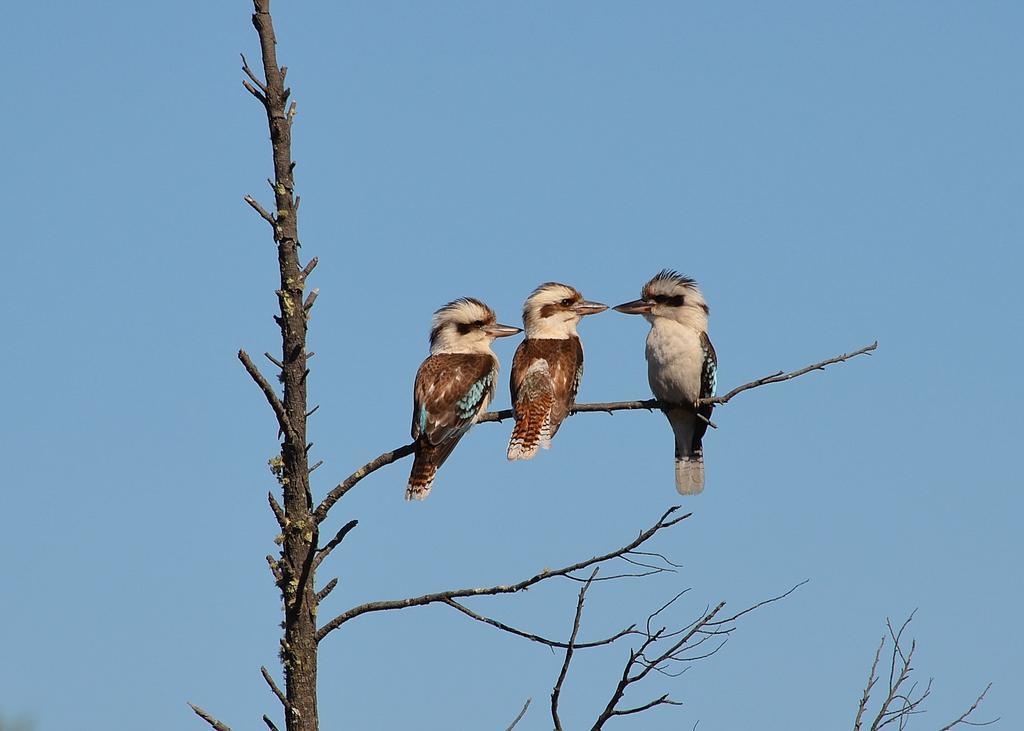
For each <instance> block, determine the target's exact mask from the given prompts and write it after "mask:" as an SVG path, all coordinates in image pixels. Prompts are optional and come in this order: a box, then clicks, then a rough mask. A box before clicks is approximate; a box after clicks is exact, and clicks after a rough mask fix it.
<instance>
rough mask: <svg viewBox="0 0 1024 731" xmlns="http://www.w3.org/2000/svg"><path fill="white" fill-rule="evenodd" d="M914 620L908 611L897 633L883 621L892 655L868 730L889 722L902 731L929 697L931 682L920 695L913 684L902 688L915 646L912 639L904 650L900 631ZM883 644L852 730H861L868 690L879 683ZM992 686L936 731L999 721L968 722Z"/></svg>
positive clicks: (881, 643)
mask: <svg viewBox="0 0 1024 731" xmlns="http://www.w3.org/2000/svg"><path fill="white" fill-rule="evenodd" d="M913 618H914V612H911V614H910V616H909V617H907V619H906V621H904V622H903V624H902V625H900V628H899V629H898V630H895V629H893V626H892V623H891V622H890V621H889V620H888V619H887V620H885V626H886V628H887V629H888V631H889V638H890V639H891V640H892V654H891V657H890V662H889V685H888V690H887V692H886V695H885V697H884V698H883V699H882V702H881V704H880V705H879V707H878V712H877V713H876V714H875V717H874V719H873V720H872V722H871V725H870V726H869V727H868V729H869V731H880V729H883V728H885V727H886V726H888V725H889V724H891V723H895V724H896V727H897V728H898V729H900V731H903V730H904V729H905V728H906V727H907V725H908V723H909V721H910V719H911V717H912V716H915V715H917V714H919V713H922V712H923V711H924V708H923V707H922V706H923V703H924V701H925V699H927V698H928V696H929V695H931V691H932V681H931V679H929V680H928V682H927V683H926V684H925V687H924V690H922V691H920V692H917V683H912V684H911V686H910V688H909V689H905V688H906V685H907V683H909V682H910V677H911V673H912V672H913V670H914V668H913V666H912V662H913V659H914V652H915V651H916V650H917V644H916V642H914V641H913V640H911V642H910V647H909V649H906V650H905V649H904V646H903V632H904V630H906V628H907V625H909V624H910V622H911V620H912V619H913ZM885 642H886V638H885V637H884V636H883V637H882V641H881V642H880V643H879V645H878V649H877V650H876V651H875V659H874V661H872V663H871V671H870V672H869V673H868V682H867V685H865V686H864V692H863V693H862V694H861V698H860V702H859V703H858V704H857V715H856V717H855V718H854V721H853V729H854V731H860V729H861V726H862V723H863V719H864V714H865V712H866V711H867V708H868V703H869V702H870V700H871V691H872V689H874V687H875V684H876V683H877V682H878V660H879V657H880V656H881V654H882V648H883V647H884V646H885ZM991 687H992V684H991V683H989V684H988V685H987V686H985V689H984V690H983V691H981V694H980V695H979V696H978V697H977V698H976V699H975V701H974V703H972V704H971V706H970V708H968V709H967V710H966V711H964V712H963V713H962V714H960V716H959V717H958V718H957V719H955V720H954V721H952V722H951V723H948V724H946V725H945V726H943V727H942V728H941V729H939V731H949V730H950V729H952V728H954V727H956V726H959V725H961V724H963V725H965V726H989V725H991V724H993V723H995V722H996V721H998V720H999V719H998V718H996V719H993V720H991V721H985V722H983V723H978V722H974V721H970V720H968V719H969V718H970V716H971V714H972V713H974V711H975V710H977V708H978V706H979V705H981V702H982V701H983V700H984V699H985V694H986V693H988V690H989V688H991Z"/></svg>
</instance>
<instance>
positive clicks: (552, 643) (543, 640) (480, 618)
mask: <svg viewBox="0 0 1024 731" xmlns="http://www.w3.org/2000/svg"><path fill="white" fill-rule="evenodd" d="M444 603H445V604H447V605H448V606H449V607H451V608H452V609H457V610H458V611H460V612H462V613H463V614H465V615H466V616H467V617H470V618H472V619H475V620H476V621H477V622H483V623H484V624H489V625H490V626H492V627H496V628H497V629H500V630H503V631H505V632H508V633H509V634H513V635H516V636H518V637H524V638H526V639H528V640H533V641H534V642H538V643H540V644H542V645H547V646H548V647H557V648H559V649H563V650H564V649H565V648H567V647H568V645H567V644H566V643H564V642H559V641H558V640H549V639H548V638H547V637H541V636H540V635H537V634H533V633H532V632H524V631H523V630H521V629H516V628H515V627H512V626H511V625H507V624H505V623H504V622H500V621H498V620H497V619H494V618H492V617H487V616H485V615H483V614H479V613H477V612H474V611H473V610H472V609H470V608H469V607H467V606H466V605H465V604H460V603H459V602H457V601H455V600H454V599H447V600H445V601H444ZM635 632H636V625H630V626H629V627H626V629H624V630H621V631H619V632H616V633H615V634H614V635H612V636H611V637H606V638H604V639H603V640H594V641H592V642H577V643H576V644H575V645H574V646H575V648H576V649H577V650H582V649H586V648H588V647H601V646H602V645H610V644H611V643H613V642H615V641H616V640H618V639H620V638H622V637H625V636H626V635H629V634H634V633H635Z"/></svg>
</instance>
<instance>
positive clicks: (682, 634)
mask: <svg viewBox="0 0 1024 731" xmlns="http://www.w3.org/2000/svg"><path fill="white" fill-rule="evenodd" d="M596 573H597V572H596V570H595V571H594V573H593V574H591V576H590V578H589V579H588V580H587V581H586V582H585V583H584V585H583V587H582V588H581V589H580V594H579V601H578V602H577V604H576V614H575V617H574V619H573V628H572V634H571V635H570V637H569V642H568V645H569V646H568V647H567V648H566V651H565V658H564V660H563V661H562V666H561V669H560V670H559V673H558V679H557V680H556V681H555V685H554V688H553V689H552V691H551V718H552V720H553V721H554V728H555V731H561V728H562V726H561V721H560V719H559V715H558V704H559V700H560V697H561V690H562V684H563V683H564V682H565V678H566V675H567V674H568V671H569V665H570V663H571V662H572V658H573V650H574V649H577V648H579V647H580V645H578V644H576V635H577V634H578V633H579V628H580V618H581V615H582V613H583V599H584V596H585V595H586V592H587V590H588V589H589V588H590V586H591V584H592V583H593V581H594V578H595V574H596ZM805 583H807V582H806V581H802V582H800V583H799V584H797V585H796V586H794V587H793V588H792V589H790V590H789V591H787V592H785V593H783V594H780V595H778V596H775V597H772V598H771V599H766V600H764V601H761V602H758V603H757V604H754V605H753V606H750V607H748V608H746V609H744V610H742V611H740V612H737V613H736V614H734V615H732V616H731V617H727V618H725V619H718V618H717V617H718V615H719V613H720V612H721V611H722V608H723V607H724V606H725V602H720V603H719V604H718V605H717V606H715V607H714V608H713V609H710V610H708V611H705V612H704V613H703V614H702V615H701V616H700V617H699V618H698V619H696V620H695V621H693V622H691V623H690V624H689V625H687V626H685V627H682V628H680V629H677V630H674V631H669V629H668V627H667V626H661V627H658V628H655V627H654V626H653V625H654V623H655V620H656V619H658V617H659V616H660V615H661V614H662V613H663V612H665V611H666V610H668V609H669V608H670V607H671V606H672V605H674V604H675V603H676V601H678V600H679V598H680V597H682V596H683V595H684V594H686V592H687V590H683V591H681V592H679V593H678V594H676V595H675V596H674V597H672V598H671V599H670V600H669V601H667V602H665V603H664V604H663V605H662V606H661V607H659V608H658V609H657V610H655V611H654V612H652V613H651V614H650V615H648V617H647V621H646V622H645V623H644V629H643V630H642V631H635V632H632V633H631V634H635V635H639V636H641V637H642V638H643V639H642V640H641V641H640V644H639V645H637V646H636V647H634V648H632V649H630V651H629V654H628V656H627V658H626V662H625V665H624V667H623V669H622V673H621V674H620V676H619V679H618V682H617V683H616V685H615V687H614V689H613V690H612V693H611V697H610V698H609V699H608V702H607V703H606V704H605V707H604V708H603V709H602V710H601V712H600V714H599V715H598V717H597V720H596V721H595V722H594V725H593V727H592V731H597V730H598V729H601V728H603V727H604V725H605V723H607V722H608V721H609V720H610V719H612V718H615V717H616V716H631V715H634V714H638V713H643V712H644V711H649V710H650V709H652V708H656V707H657V706H678V705H682V704H681V703H680V702H679V701H676V700H672V699H671V698H669V695H668V693H662V694H661V695H659V696H657V697H656V698H653V699H652V700H650V701H647V702H646V703H641V704H639V705H636V706H631V707H625V708H624V707H622V705H621V704H622V701H623V699H624V697H625V695H626V692H627V691H628V690H629V688H630V686H632V685H635V684H638V683H640V682H641V681H643V680H644V679H645V678H647V677H648V676H649V675H650V674H651V672H657V673H659V674H660V675H663V676H666V677H670V678H671V677H677V676H679V675H681V674H682V673H683V672H684V671H685V670H686V667H687V666H688V665H689V664H690V663H692V662H694V661H696V660H702V659H704V658H707V657H710V656H711V655H714V654H715V653H716V652H718V651H719V650H720V649H721V648H722V647H723V646H724V644H725V641H726V637H725V636H727V635H729V634H730V633H731V632H732V631H733V630H734V629H735V626H734V625H735V622H736V620H737V619H739V618H740V617H742V616H744V615H745V614H748V613H749V612H752V611H754V610H755V609H758V608H759V607H763V606H765V605H766V604H771V603H772V602H776V601H779V600H780V599H783V598H785V597H787V596H789V595H790V594H792V593H793V592H794V591H796V589H797V588H799V587H800V586H803V584H805ZM720 638H721V639H720ZM709 640H710V641H711V644H712V645H713V647H712V648H711V649H709V650H700V649H698V648H700V647H701V645H703V644H704V643H705V642H707V641H709ZM680 666H683V667H681V669H680Z"/></svg>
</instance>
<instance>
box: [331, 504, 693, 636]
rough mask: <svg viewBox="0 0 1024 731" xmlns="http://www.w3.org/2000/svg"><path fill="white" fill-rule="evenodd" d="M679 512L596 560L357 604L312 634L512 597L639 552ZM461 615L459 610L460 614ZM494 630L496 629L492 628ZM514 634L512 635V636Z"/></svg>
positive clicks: (683, 517) (671, 510) (679, 519)
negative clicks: (372, 615) (460, 602)
mask: <svg viewBox="0 0 1024 731" xmlns="http://www.w3.org/2000/svg"><path fill="white" fill-rule="evenodd" d="M678 509H679V506H673V507H671V508H669V509H668V510H666V511H665V513H664V514H663V515H662V516H661V517H660V518H659V519H658V521H657V522H656V523H655V524H654V525H652V526H651V527H650V528H648V529H647V530H645V531H642V532H641V533H640V534H639V535H638V536H637V537H636V538H635V539H633V540H632V541H630V542H629V543H627V544H626V545H625V546H623V547H622V548H618V549H616V550H614V551H610V552H608V553H605V554H603V555H600V556H594V557H593V558H589V559H587V560H585V561H580V562H578V563H574V564H571V565H569V566H563V567H562V568H559V569H545V570H544V571H541V572H540V573H539V574H536V575H534V576H531V577H530V578H528V579H524V580H523V581H520V582H518V583H515V584H501V585H498V586H489V587H481V588H467V589H455V590H451V591H440V592H435V593H433V594H424V595H422V596H418V597H409V598H407V599H392V600H387V601H377V602H367V603H366V604H360V605H359V606H357V607H353V608H352V609H349V610H347V611H345V612H342V613H341V614H339V615H338V616H336V617H335V618H334V619H332V620H331V621H329V622H327V623H326V624H325V625H323V626H322V627H321V628H320V629H319V630H317V633H316V639H317V642H320V641H322V640H323V639H324V638H325V637H326V636H327V635H329V634H330V633H331V632H333V631H334V630H336V629H337V628H338V627H340V626H341V625H343V624H344V623H345V622H348V621H349V620H351V619H355V618H356V617H358V616H360V615H362V614H367V613H369V612H381V611H386V610H390V609H408V608H409V607H422V606H426V605H427V604H438V603H441V604H448V602H449V601H450V600H452V599H460V598H463V597H472V596H493V595H496V594H515V593H518V592H520V591H523V590H524V589H529V588H530V587H531V586H533V585H534V584H538V583H540V582H542V581H546V580H548V579H552V578H554V577H556V576H569V575H570V574H572V573H573V572H575V571H579V570H580V569H585V568H588V567H590V566H595V565H597V564H600V563H603V562H605V561H610V560H611V559H613V558H619V557H621V556H624V555H626V554H627V553H629V552H630V551H632V550H634V549H636V548H639V547H640V546H641V545H643V544H644V543H646V542H647V541H649V540H650V539H651V538H653V537H654V535H655V534H656V533H658V532H659V531H661V530H662V529H664V528H671V527H672V526H674V525H677V524H678V523H680V522H682V521H683V520H686V519H687V518H689V517H690V513H686V514H685V515H681V516H678V517H675V518H671V519H670V518H669V516H670V515H672V514H673V513H674V512H676V511H677V510H678ZM460 611H461V610H460ZM495 626H497V625H495ZM513 634H516V633H513Z"/></svg>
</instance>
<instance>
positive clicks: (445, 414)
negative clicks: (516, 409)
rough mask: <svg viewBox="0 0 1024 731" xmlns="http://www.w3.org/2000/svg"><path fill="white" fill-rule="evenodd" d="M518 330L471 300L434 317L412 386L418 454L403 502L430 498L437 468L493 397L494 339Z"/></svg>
mask: <svg viewBox="0 0 1024 731" xmlns="http://www.w3.org/2000/svg"><path fill="white" fill-rule="evenodd" d="M520 332H522V330H520V329H519V328H518V327H511V326H510V325H499V324H498V322H497V318H496V317H495V315H494V310H492V309H491V308H490V307H488V306H487V305H485V304H484V303H483V302H481V301H480V300H476V299H473V298H472V297H463V298H462V299H457V300H454V301H452V302H449V303H448V304H446V305H445V306H444V307H442V308H441V309H439V310H438V311H437V312H435V313H434V321H433V327H432V328H431V330H430V356H429V357H428V358H427V359H426V360H425V361H423V363H422V365H420V368H419V370H418V371H417V372H416V384H415V386H414V387H413V407H412V438H413V439H414V440H415V441H416V444H415V448H416V451H415V455H416V456H415V458H414V459H413V463H412V472H411V473H410V475H409V485H408V487H407V488H406V491H405V498H406V500H424V499H425V498H426V497H427V495H429V494H430V488H431V486H432V485H433V484H434V475H435V474H437V469H438V467H440V466H441V465H442V464H444V461H445V460H446V459H448V455H449V454H451V453H452V450H453V449H455V445H456V444H458V442H459V440H460V439H461V438H462V436H463V435H464V434H465V433H466V432H467V431H469V428H470V427H471V426H473V424H474V423H475V422H476V420H477V417H479V416H480V414H481V413H483V411H484V410H485V409H486V408H487V404H489V403H490V401H491V398H492V397H493V396H494V389H495V386H496V384H497V379H498V358H497V356H496V355H495V354H494V351H493V350H491V344H492V343H493V342H494V339H495V338H503V337H506V336H508V335H515V334H516V333H520Z"/></svg>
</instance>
